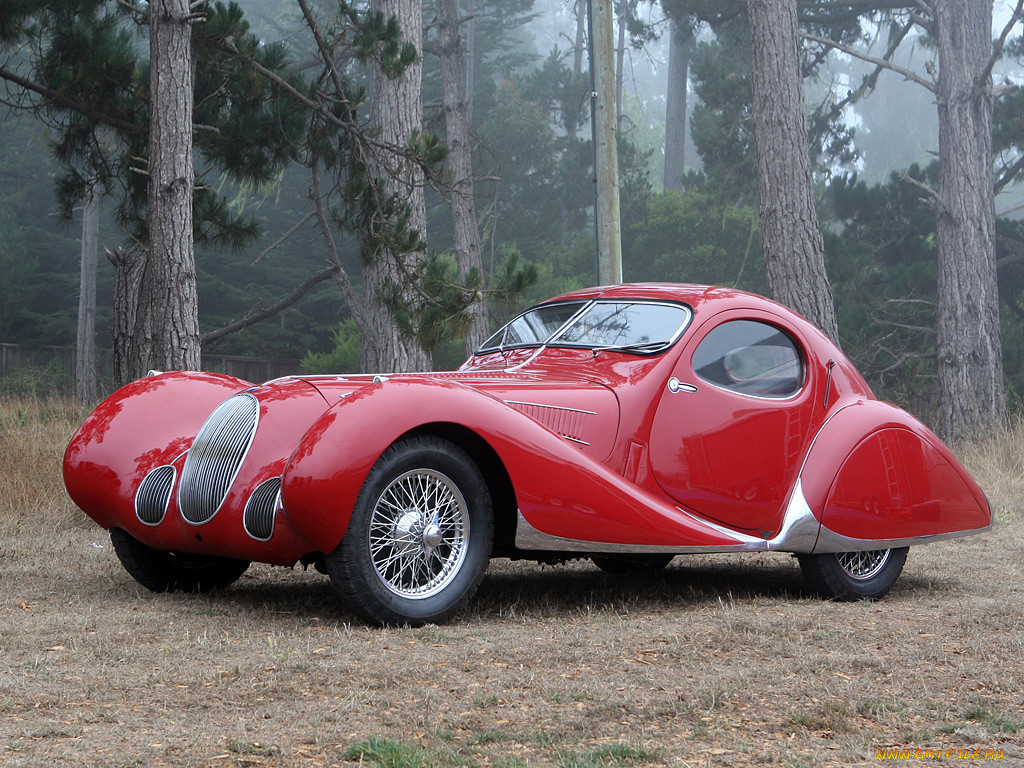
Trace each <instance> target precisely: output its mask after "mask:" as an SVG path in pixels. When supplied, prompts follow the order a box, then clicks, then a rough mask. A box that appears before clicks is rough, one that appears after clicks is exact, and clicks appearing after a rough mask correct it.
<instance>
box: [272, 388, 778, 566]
mask: <svg viewBox="0 0 1024 768" xmlns="http://www.w3.org/2000/svg"><path fill="white" fill-rule="evenodd" d="M440 423H447V424H458V425H461V426H463V427H465V428H468V429H470V430H472V431H473V432H475V433H476V434H477V435H479V436H480V437H481V438H482V439H483V440H485V441H486V442H487V444H488V445H489V446H490V447H491V448H492V449H493V451H494V452H495V454H496V455H497V456H498V458H499V459H500V460H501V462H502V464H503V465H504V467H505V470H506V472H507V473H508V476H509V479H510V480H511V482H512V486H513V488H514V489H515V496H516V498H515V503H516V506H517V507H518V510H519V513H520V515H521V516H522V517H523V518H524V520H525V522H526V523H527V525H528V527H529V528H530V529H532V530H533V531H534V532H539V533H540V534H543V535H544V536H546V537H549V538H551V537H553V538H552V539H551V540H552V541H561V540H565V541H568V542H577V543H578V542H580V541H585V542H591V543H593V544H594V546H593V547H592V549H593V551H602V550H611V549H615V548H616V547H617V546H619V545H623V544H625V545H635V546H641V547H643V546H655V547H659V546H660V547H666V548H673V549H676V550H678V551H685V550H686V549H688V548H694V547H695V548H700V549H702V550H706V549H707V548H712V549H714V548H721V547H729V548H753V547H749V546H748V544H749V542H748V539H749V538H750V537H745V536H743V535H742V534H732V533H730V532H728V531H725V530H723V529H721V528H720V527H719V526H712V525H709V524H705V523H704V522H703V521H701V520H699V519H697V518H695V517H693V516H692V515H691V514H689V513H687V512H685V511H683V510H681V509H679V508H678V507H677V506H675V505H673V504H671V503H668V502H666V501H665V500H664V499H663V498H661V497H658V496H655V495H654V494H652V493H650V492H649V491H646V490H644V489H642V488H639V487H638V486H636V485H634V484H632V483H630V482H628V481H627V480H625V479H624V478H623V477H622V476H621V475H618V474H616V473H615V472H612V471H611V470H609V469H608V468H607V467H605V466H604V465H603V464H601V463H600V462H597V461H595V460H593V459H591V458H590V457H588V456H587V455H586V454H584V453H583V452H582V451H581V450H580V448H579V447H577V446H575V445H573V444H571V443H570V442H568V441H567V440H565V439H564V438H562V437H560V436H559V435H557V434H556V433H554V432H552V431H551V430H550V429H548V428H547V427H546V426H544V425H543V424H541V423H539V422H537V421H535V420H533V419H532V418H530V417H529V416H527V415H526V414H524V413H522V412H520V411H518V410H517V409H515V408H513V407H511V406H509V405H507V404H506V403H504V402H503V401H501V400H499V399H497V398H495V397H493V396H491V395H489V394H486V393H483V392H480V391H477V390H474V389H472V388H469V387H466V386H464V385H462V384H458V383H455V382H450V381H443V380H436V379H427V378H412V377H408V378H406V377H403V378H401V379H397V378H396V379H392V380H390V381H383V382H379V383H377V384H374V385H372V386H369V387H366V388H364V389H361V390H359V391H357V392H354V393H352V394H351V395H349V396H347V397H345V398H344V400H342V401H341V402H340V403H338V404H337V405H335V406H334V407H333V408H332V409H331V410H329V411H328V412H327V413H325V414H324V416H323V417H321V419H320V420H319V421H318V422H317V423H316V424H315V425H314V426H313V427H312V428H311V429H310V430H309V431H308V432H307V433H306V435H305V436H304V437H303V438H302V440H301V441H300V442H299V444H298V445H297V447H296V449H295V451H294V452H293V454H292V456H291V458H290V460H289V462H288V466H287V467H286V469H285V474H284V479H283V482H282V490H281V497H282V501H283V504H284V507H285V509H286V510H288V514H289V517H290V518H291V519H292V520H293V521H294V523H295V525H296V526H297V527H299V528H300V530H301V531H302V533H303V535H304V536H305V537H306V538H307V539H309V540H310V541H311V542H315V543H317V544H318V545H319V547H320V549H321V551H324V552H329V551H331V550H333V549H334V548H335V547H336V546H337V545H338V543H339V542H340V541H341V538H342V535H343V534H344V532H345V529H346V528H347V527H348V523H349V520H350V518H351V514H352V509H353V507H354V506H355V504H356V500H357V498H358V496H359V491H360V489H361V488H362V486H363V483H364V481H365V480H366V477H367V475H368V474H369V472H370V470H371V469H372V467H373V465H374V462H376V461H377V459H378V458H379V457H380V455H381V454H382V453H383V452H384V451H385V450H386V449H387V447H388V446H389V445H391V444H392V443H393V442H394V441H395V440H397V439H398V438H400V437H401V436H402V435H404V434H407V433H409V432H412V431H415V430H416V429H418V428H427V427H428V426H430V425H436V424H440ZM761 544H763V542H761Z"/></svg>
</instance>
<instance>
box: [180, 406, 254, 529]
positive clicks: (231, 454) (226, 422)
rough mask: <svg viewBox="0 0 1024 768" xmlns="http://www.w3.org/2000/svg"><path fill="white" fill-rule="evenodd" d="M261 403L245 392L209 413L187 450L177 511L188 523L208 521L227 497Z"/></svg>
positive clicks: (252, 432)
mask: <svg viewBox="0 0 1024 768" xmlns="http://www.w3.org/2000/svg"><path fill="white" fill-rule="evenodd" d="M259 414H260V404H259V401H257V400H256V398H255V397H253V396H252V395H250V394H248V393H243V394H240V395H234V396H233V397H229V398H228V399H227V400H225V401H224V402H223V403H221V404H220V405H219V406H217V409H216V410H215V411H214V412H213V413H211V414H210V417H209V418H208V419H207V420H206V423H205V424H203V427H202V429H200V430H199V434H198V435H196V439H195V442H193V443H192V447H191V448H190V449H189V451H188V456H187V457H186V459H185V467H184V469H182V472H181V486H180V488H179V489H178V508H179V509H180V510H181V514H182V517H184V518H185V519H186V520H187V521H188V522H190V523H194V524H196V525H199V524H201V523H205V522H207V521H209V520H210V519H211V518H212V517H213V516H214V515H215V514H217V511H218V510H219V509H220V506H221V504H223V503H224V499H225V498H227V495H228V491H230V490H231V484H232V483H233V482H234V481H235V477H236V476H237V474H238V468H239V467H240V466H241V465H242V460H243V459H244V458H245V454H246V452H247V451H248V450H249V445H250V444H251V443H252V438H253V436H254V435H255V434H256V425H257V422H258V421H259Z"/></svg>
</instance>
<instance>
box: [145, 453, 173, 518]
mask: <svg viewBox="0 0 1024 768" xmlns="http://www.w3.org/2000/svg"><path fill="white" fill-rule="evenodd" d="M175 474H177V473H176V472H175V470H174V467H172V466H170V465H169V464H165V465H164V466H162V467H157V468H156V469H154V470H153V471H152V472H150V473H149V474H148V475H146V477H145V479H144V480H143V481H142V483H141V485H139V490H138V491H136V492H135V515H136V517H138V518H139V520H140V521H141V522H143V523H145V524H146V525H159V524H160V523H162V522H163V519H164V517H165V516H166V515H167V506H168V504H170V503H171V488H173V487H174V476H175Z"/></svg>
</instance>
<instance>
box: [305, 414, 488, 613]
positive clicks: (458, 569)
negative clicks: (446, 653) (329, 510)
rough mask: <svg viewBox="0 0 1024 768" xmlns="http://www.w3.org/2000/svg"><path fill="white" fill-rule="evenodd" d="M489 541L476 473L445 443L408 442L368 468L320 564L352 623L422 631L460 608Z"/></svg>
mask: <svg viewBox="0 0 1024 768" xmlns="http://www.w3.org/2000/svg"><path fill="white" fill-rule="evenodd" d="M493 540H494V510H493V507H492V505H491V494H490V488H489V487H488V483H487V480H486V479H485V477H484V474H483V472H482V471H481V468H480V466H479V465H478V464H477V463H476V461H474V459H473V458H472V457H471V456H470V454H469V453H468V452H467V450H466V449H465V448H462V447H460V446H459V445H456V444H455V443H454V442H452V441H451V440H448V439H445V438H443V437H440V436H439V435H430V434H418V435H409V436H406V437H403V438H401V439H399V440H397V441H395V442H394V443H392V444H391V445H390V446H389V447H388V448H387V449H386V450H385V451H384V452H383V453H382V454H381V455H380V457H379V458H378V459H377V461H376V462H375V463H374V465H373V468H372V469H371V470H370V472H369V474H368V475H367V477H366V480H365V481H364V482H363V486H362V489H361V490H360V492H359V497H358V498H357V499H356V502H355V505H354V506H353V508H352V513H351V517H350V519H349V523H348V527H347V529H346V531H345V535H344V537H343V538H342V540H341V543H340V544H339V545H338V546H337V548H335V549H334V551H332V552H330V553H328V554H327V555H326V557H325V565H326V567H327V572H328V573H329V574H330V576H331V582H332V584H333V585H334V589H335V591H336V592H337V594H338V597H339V598H341V600H342V602H344V603H345V605H346V606H347V607H348V608H349V609H350V610H352V611H353V612H354V613H355V614H357V615H358V616H360V617H361V618H363V619H365V620H367V621H369V622H372V623H374V624H379V625H384V626H403V625H411V626H421V625H423V624H426V623H429V622H435V623H438V622H443V621H447V620H448V619H450V618H451V617H452V616H454V615H455V614H456V613H458V612H459V611H460V610H462V608H463V607H464V606H465V605H466V603H468V602H469V600H470V598H472V596H473V594H474V593H475V592H476V589H477V587H478V586H479V584H480V580H481V579H482V578H483V575H484V572H485V571H486V570H487V563H488V561H489V560H490V556H491V547H492V544H493Z"/></svg>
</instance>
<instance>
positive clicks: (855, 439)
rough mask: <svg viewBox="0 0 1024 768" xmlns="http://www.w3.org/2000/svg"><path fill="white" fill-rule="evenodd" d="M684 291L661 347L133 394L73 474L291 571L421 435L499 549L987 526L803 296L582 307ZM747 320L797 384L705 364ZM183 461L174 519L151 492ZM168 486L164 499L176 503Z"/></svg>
mask: <svg viewBox="0 0 1024 768" xmlns="http://www.w3.org/2000/svg"><path fill="white" fill-rule="evenodd" d="M581 299H586V300H601V301H607V300H615V301H627V300H629V301H634V300H636V301H650V302H671V303H674V304H679V305H683V306H685V307H688V308H689V310H691V311H692V317H691V318H690V320H689V323H688V324H687V326H686V328H685V331H684V332H683V333H682V334H681V336H680V337H679V338H678V340H677V341H675V343H674V344H673V345H672V346H671V347H669V348H668V349H667V350H665V351H661V352H659V353H657V354H649V355H648V354H633V353H630V352H628V351H622V350H614V349H596V350H595V349H575V348H556V347H544V346H538V347H535V348H528V349H505V350H497V351H494V352H491V353H489V354H478V355H476V356H474V357H473V358H471V359H470V360H469V361H467V362H466V363H465V364H464V365H463V366H462V368H461V369H460V370H459V371H456V372H450V373H425V374H399V375H393V376H392V375H388V376H377V377H374V376H302V377H289V378H285V379H281V380H277V381H272V382H268V383H266V384H263V385H259V386H254V385H252V384H250V383H248V382H245V381H241V380H238V379H234V378H231V377H227V376H221V375H217V374H211V373H200V372H173V373H166V374H160V375H156V376H152V377H148V378H145V379H142V380H139V381H137V382H134V383H132V384H130V385H128V386H127V387H125V388H123V389H121V390H119V391H118V392H116V393H115V394H114V395H112V396H111V397H110V398H108V399H107V400H106V401H104V402H103V403H102V404H101V405H100V406H99V407H98V408H97V409H96V411H95V412H94V413H93V414H92V415H91V416H90V417H89V418H88V420H87V421H86V422H85V423H84V424H83V425H82V427H81V429H80V430H79V431H78V433H77V434H76V435H75V437H74V439H73V440H72V442H71V444H70V445H69V447H68V450H67V455H66V458H65V464H64V476H65V482H66V485H67V488H68V492H69V493H70V494H71V497H72V498H73V499H74V501H75V502H76V503H77V504H78V505H79V506H80V507H81V508H82V509H83V510H84V511H85V512H86V513H87V514H88V515H89V516H90V517H92V518H93V519H94V520H95V521H96V522H97V523H99V524H100V525H101V526H103V527H104V528H112V527H118V528H123V529H125V530H126V531H127V532H128V533H130V534H131V535H132V536H133V537H135V538H136V539H138V540H140V541H142V542H143V543H145V544H148V545H149V546H151V547H154V548H157V549H161V550H166V551H174V552H190V553H200V554H212V555H219V556H223V557H229V558H236V559H243V560H254V561H260V562H268V563H274V564H280V565H291V564H294V563H295V562H297V561H299V560H303V559H307V558H309V557H314V556H316V555H317V554H318V553H327V552H330V551H332V550H333V549H334V548H335V547H337V546H338V543H339V542H340V541H341V539H342V537H343V535H344V534H345V531H346V528H347V526H348V523H349V518H350V515H351V511H352V508H353V506H354V504H355V501H356V498H357V496H358V495H359V492H360V489H361V488H362V486H363V482H364V480H365V479H366V477H367V474H368V473H369V472H370V469H371V468H372V467H373V465H374V463H375V462H376V461H377V459H378V458H379V457H380V456H381V454H382V453H383V452H384V451H385V449H386V448H387V447H388V446H389V445H391V444H392V443H393V442H394V441H395V440H397V439H399V438H400V437H402V436H404V435H407V434H409V433H414V432H417V431H422V432H430V433H435V434H440V435H443V436H445V437H446V438H448V439H450V440H452V441H454V442H457V443H459V444H460V445H462V446H463V447H464V448H465V449H466V450H467V453H469V455H470V456H472V457H474V459H475V460H476V461H477V462H478V463H479V465H480V468H481V471H482V473H483V474H484V476H485V477H486V479H487V482H488V484H489V485H490V488H491V496H492V498H493V499H494V502H495V515H496V531H497V535H496V538H495V543H494V548H495V552H494V554H496V555H512V556H522V557H530V556H536V557H538V558H541V557H542V556H545V555H548V556H549V555H550V554H551V553H587V552H591V553H600V552H619V553H622V552H678V553H684V552H714V551H729V550H769V549H778V550H782V551H790V552H830V551H848V550H857V549H874V548H878V547H882V546H886V547H890V546H905V545H907V544H915V543H923V542H927V541H933V540H936V539H941V538H949V537H953V536H959V535H965V534H968V533H974V532H978V531H981V530H984V529H986V528H987V527H989V526H990V524H991V511H990V508H989V505H988V502H987V500H986V498H985V496H984V494H983V493H982V491H981V489H980V488H978V486H977V485H976V484H975V483H974V481H973V480H972V479H971V477H970V476H969V475H968V474H967V472H966V471H965V470H964V469H963V468H962V467H961V466H960V464H959V463H958V462H957V460H956V459H955V458H954V457H953V456H952V455H951V453H950V452H949V451H948V449H947V448H946V447H945V446H944V445H943V444H942V443H941V442H940V441H939V440H938V438H936V437H935V435H933V434H932V433H931V432H930V431H929V430H928V429H927V428H926V427H924V426H923V425H922V424H921V423H920V422H918V421H917V420H916V419H914V418H913V417H912V416H910V415H909V414H907V413H905V412H904V411H901V410H900V409H898V408H896V407H894V406H891V405H888V404H886V403H883V402H880V401H877V400H875V399H874V398H873V396H872V394H871V391H870V390H869V388H868V386H867V384H866V383H865V382H864V380H863V379H862V378H861V376H860V375H859V374H858V373H857V372H856V370H855V369H854V368H853V366H852V365H851V364H850V362H849V361H848V360H847V359H846V358H845V357H844V356H843V354H842V353H841V352H840V351H839V350H838V349H837V348H836V346H835V345H834V344H832V343H831V342H830V341H829V340H828V339H827V338H826V337H825V336H824V335H823V334H821V333H820V332H819V331H818V330H817V329H816V328H814V327H813V326H812V325H811V324H809V323H808V322H807V321H805V320H803V319H802V318H800V317H799V316H797V315H795V314H794V313H793V312H791V311H789V310H788V309H786V308H784V307H782V306H780V305H778V304H775V303H773V302H771V301H768V300H767V299H763V298H760V297H757V296H752V295H750V294H746V293H743V292H740V291H734V290H728V289H722V288H708V287H705V286H688V285H661V284H655V285H623V286H613V287H607V288H597V289H591V290H588V291H579V292H576V293H573V294H567V295H565V296H562V297H558V298H557V299H553V300H552V302H566V301H573V300H581ZM733 320H751V321H756V322H759V323H762V324H765V325H767V326H771V327H774V328H778V329H780V330H782V331H784V333H785V334H786V335H787V336H788V337H789V338H790V339H791V340H792V342H793V343H794V345H795V347H796V349H798V350H799V353H800V356H801V359H802V371H801V378H800V380H799V387H798V391H796V392H795V394H791V395H788V396H786V397H766V396H758V395H757V394H750V393H741V392H735V391H731V390H729V389H725V388H721V387H718V386H715V385H713V384H710V383H708V382H707V381H705V380H704V379H702V378H701V376H700V375H699V374H698V372H697V371H695V370H694V368H693V360H694V353H695V351H696V350H697V348H698V347H699V346H700V345H701V342H702V341H703V340H705V339H706V338H707V336H708V334H709V333H711V332H712V331H714V330H715V329H716V328H718V327H719V326H721V325H722V324H723V323H727V322H730V321H733ZM242 392H246V393H248V394H249V395H250V396H251V397H253V398H255V400H256V402H257V403H258V426H256V427H255V433H254V435H253V437H252V439H251V443H250V444H248V445H247V446H246V447H245V452H244V455H243V456H242V458H241V460H240V465H239V466H238V467H237V471H236V472H235V474H234V476H233V478H231V479H230V483H229V487H228V490H227V492H226V495H225V497H224V498H223V500H222V501H221V502H220V503H219V504H217V505H216V510H215V511H214V512H213V514H212V516H211V517H210V518H209V519H208V520H205V521H203V522H200V523H196V522H190V521H189V520H187V519H185V516H183V514H181V513H180V512H179V509H178V486H179V483H180V480H181V478H182V473H183V469H184V464H185V461H186V458H187V456H188V452H189V450H190V448H191V447H192V445H193V441H194V440H195V438H196V435H197V434H198V433H199V431H200V429H201V427H203V425H204V423H205V422H206V421H207V418H208V417H209V416H210V414H211V412H212V411H213V410H214V409H215V408H217V406H218V405H219V404H220V403H221V402H223V401H225V400H226V399H227V398H229V397H231V396H233V395H236V394H238V393H242ZM158 467H173V468H174V473H173V478H174V479H173V484H172V486H171V488H170V491H169V496H168V497H167V499H166V514H164V515H163V516H162V517H161V518H160V519H159V520H156V521H154V520H148V521H147V522H143V517H144V515H142V513H140V512H139V511H138V509H137V499H136V497H137V494H138V493H139V488H140V485H141V484H142V483H143V480H144V479H145V478H146V477H147V476H148V475H149V474H150V473H151V472H153V470H155V469H156V468H158ZM273 478H280V482H281V489H280V494H279V495H278V496H277V498H276V499H275V500H274V501H273V503H272V509H271V510H270V511H271V513H272V532H271V533H270V535H269V536H260V537H256V536H254V535H253V534H252V533H251V532H250V531H248V530H247V525H248V523H246V524H243V514H244V513H245V509H246V505H247V504H248V503H249V501H250V497H252V495H253V492H254V491H255V490H256V489H257V487H258V486H260V484H261V483H264V482H265V481H267V480H271V479H273ZM162 499H163V497H161V503H163V502H162Z"/></svg>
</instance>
